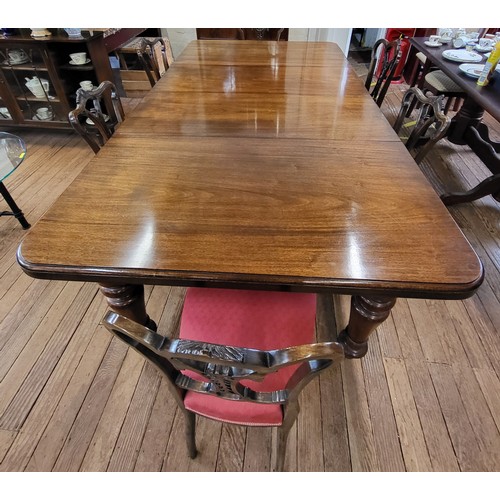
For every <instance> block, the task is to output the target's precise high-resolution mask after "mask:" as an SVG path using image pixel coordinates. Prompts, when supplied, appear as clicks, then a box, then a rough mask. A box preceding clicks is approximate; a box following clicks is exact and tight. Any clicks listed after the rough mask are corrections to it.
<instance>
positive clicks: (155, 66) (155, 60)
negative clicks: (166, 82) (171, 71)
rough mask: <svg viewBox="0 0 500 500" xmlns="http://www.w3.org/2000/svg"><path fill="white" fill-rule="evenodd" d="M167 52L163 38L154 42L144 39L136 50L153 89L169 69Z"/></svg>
mask: <svg viewBox="0 0 500 500" xmlns="http://www.w3.org/2000/svg"><path fill="white" fill-rule="evenodd" d="M167 51H168V49H167V45H166V43H165V40H164V39H163V38H161V37H158V38H155V39H154V40H150V39H148V38H142V39H141V41H140V44H139V46H138V47H137V49H136V53H137V58H138V60H139V62H140V64H141V66H142V68H143V70H144V71H145V72H146V76H147V78H148V80H149V83H150V84H151V87H154V86H155V84H156V82H157V81H158V80H159V79H160V78H161V77H162V76H163V75H164V74H165V72H166V71H167V69H168V68H169V63H168V60H167Z"/></svg>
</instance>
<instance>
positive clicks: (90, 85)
mask: <svg viewBox="0 0 500 500" xmlns="http://www.w3.org/2000/svg"><path fill="white" fill-rule="evenodd" d="M80 87H81V88H82V89H83V90H92V89H93V88H94V84H93V83H92V82H91V81H90V80H83V82H80Z"/></svg>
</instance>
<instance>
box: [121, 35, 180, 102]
mask: <svg viewBox="0 0 500 500" xmlns="http://www.w3.org/2000/svg"><path fill="white" fill-rule="evenodd" d="M115 55H116V57H117V58H118V60H119V62H120V70H119V71H120V81H121V87H122V88H123V92H124V93H125V95H126V96H127V97H143V96H144V95H145V94H146V93H147V92H148V91H149V90H151V88H152V87H154V86H155V84H156V83H157V82H158V80H159V79H160V78H161V77H162V76H163V75H164V74H165V72H166V71H167V70H168V68H170V66H171V65H172V63H173V62H174V56H173V52H172V46H171V44H170V41H169V39H168V38H166V37H156V38H151V37H135V38H133V39H132V40H131V41H130V42H128V43H127V44H126V45H124V46H123V47H120V48H119V49H117V50H116V51H115Z"/></svg>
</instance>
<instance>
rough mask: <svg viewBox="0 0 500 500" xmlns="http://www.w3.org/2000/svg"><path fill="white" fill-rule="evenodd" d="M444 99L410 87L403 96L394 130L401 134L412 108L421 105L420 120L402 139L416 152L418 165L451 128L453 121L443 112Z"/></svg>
mask: <svg viewBox="0 0 500 500" xmlns="http://www.w3.org/2000/svg"><path fill="white" fill-rule="evenodd" d="M443 99H444V96H442V95H441V96H427V95H425V94H424V93H423V92H422V91H421V90H420V89H418V88H417V87H410V88H409V89H408V90H407V91H406V92H405V94H404V96H403V100H402V103H401V108H400V110H399V114H398V116H397V118H396V121H395V122H394V126H393V128H394V130H395V131H396V132H397V133H400V132H401V129H402V128H403V125H404V119H405V117H406V116H407V113H408V109H409V108H410V106H411V105H412V104H413V103H415V102H418V103H419V104H420V107H419V114H418V118H417V120H416V122H415V123H414V125H413V128H412V131H411V133H410V134H409V135H408V137H405V138H403V137H401V138H402V139H403V140H405V146H406V148H407V149H408V150H409V151H410V152H411V151H412V150H416V153H415V154H414V159H415V162H416V163H420V162H421V161H422V160H423V158H424V157H425V156H426V155H427V153H428V152H429V151H430V150H431V149H432V148H433V147H434V145H435V144H436V143H437V142H438V141H439V140H440V139H442V138H443V137H444V136H445V135H446V132H447V130H448V127H449V126H450V123H451V119H450V117H449V116H447V115H446V114H445V113H444V112H443Z"/></svg>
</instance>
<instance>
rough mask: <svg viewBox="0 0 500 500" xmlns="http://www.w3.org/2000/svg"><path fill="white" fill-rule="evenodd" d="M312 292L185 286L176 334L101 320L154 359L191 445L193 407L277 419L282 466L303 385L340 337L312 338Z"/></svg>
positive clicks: (228, 419) (237, 419) (326, 361)
mask: <svg viewBox="0 0 500 500" xmlns="http://www.w3.org/2000/svg"><path fill="white" fill-rule="evenodd" d="M315 316H316V295H315V294H306V293H291V292H264V291H250V290H223V289H206V288H190V289H188V291H187V294H186V299H185V303H184V308H183V312H182V317H181V325H180V334H179V337H178V338H174V337H173V336H164V335H161V334H159V333H156V332H154V331H152V330H150V329H148V328H146V327H145V326H141V325H139V324H137V323H135V322H133V321H131V320H129V319H127V318H125V317H124V316H121V315H119V314H117V313H115V312H108V313H107V314H106V316H105V317H104V319H103V324H104V326H105V327H106V328H108V330H110V331H111V332H112V333H113V334H114V335H116V336H117V337H119V338H120V339H122V340H124V341H125V342H126V343H128V344H129V345H131V346H132V347H133V348H134V349H136V350H137V351H138V352H139V353H141V354H142V355H143V356H144V357H146V358H147V359H148V360H149V361H151V362H152V363H153V364H155V365H156V367H157V368H159V370H160V371H161V372H162V374H163V375H164V376H165V377H166V379H167V380H168V382H169V387H170V390H171V392H172V394H173V397H174V398H175V401H176V402H177V404H178V405H179V407H180V409H181V410H182V412H183V414H184V418H185V424H186V438H187V448H188V453H189V456H190V457H191V458H195V456H196V454H197V449H196V443H195V420H196V416H195V415H201V416H204V417H207V418H211V419H214V420H217V421H220V422H225V423H231V424H238V425H246V426H266V427H268V426H275V427H277V428H278V441H277V447H278V450H277V453H276V463H275V465H274V468H275V470H277V471H281V470H282V469H283V464H284V457H285V448H286V441H287V436H288V432H289V430H290V428H291V427H292V425H293V423H294V422H295V420H296V418H297V415H298V413H299V404H298V396H299V393H300V391H301V390H302V389H303V388H304V387H305V386H306V385H307V384H308V383H309V382H310V381H311V380H312V379H313V378H314V377H315V376H317V375H318V374H319V373H320V372H321V371H322V370H324V369H326V368H328V367H329V366H331V365H332V363H333V362H334V361H338V360H341V359H343V357H344V352H343V348H342V346H341V345H340V344H338V343H337V342H322V343H315Z"/></svg>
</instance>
